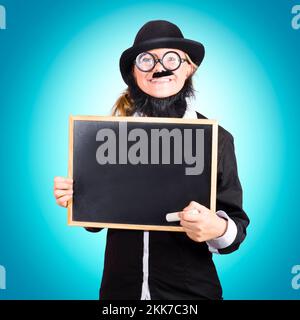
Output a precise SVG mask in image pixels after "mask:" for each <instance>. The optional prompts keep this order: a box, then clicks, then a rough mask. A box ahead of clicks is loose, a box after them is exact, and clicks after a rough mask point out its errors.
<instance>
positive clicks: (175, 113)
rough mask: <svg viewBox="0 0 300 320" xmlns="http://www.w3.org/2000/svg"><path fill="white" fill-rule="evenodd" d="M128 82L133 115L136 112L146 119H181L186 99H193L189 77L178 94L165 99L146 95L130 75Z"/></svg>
mask: <svg viewBox="0 0 300 320" xmlns="http://www.w3.org/2000/svg"><path fill="white" fill-rule="evenodd" d="M128 82H129V85H128V90H129V94H130V97H131V99H132V100H133V101H134V110H133V113H134V112H138V113H140V114H142V115H144V116H147V117H172V118H182V117H183V115H184V113H185V110H186V106H187V103H186V98H188V97H192V96H193V97H194V89H193V85H192V80H191V77H189V78H188V79H187V80H186V81H185V83H184V86H183V87H182V89H181V90H180V91H179V92H178V93H176V94H175V95H173V96H170V97H166V98H156V97H153V96H150V95H148V94H146V93H145V92H144V91H142V90H141V89H140V88H139V87H138V85H137V84H136V82H135V80H134V78H133V76H132V75H130V76H129V80H128ZM133 113H132V114H133Z"/></svg>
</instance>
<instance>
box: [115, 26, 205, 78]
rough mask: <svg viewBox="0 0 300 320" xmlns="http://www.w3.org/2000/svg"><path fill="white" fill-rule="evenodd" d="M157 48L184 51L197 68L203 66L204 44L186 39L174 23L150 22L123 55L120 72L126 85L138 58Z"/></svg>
mask: <svg viewBox="0 0 300 320" xmlns="http://www.w3.org/2000/svg"><path fill="white" fill-rule="evenodd" d="M157 48H172V49H179V50H182V51H184V52H186V53H187V54H188V55H189V57H190V58H191V59H192V61H193V62H194V63H195V64H196V65H197V66H199V65H200V64H201V62H202V60H203V58H204V52H205V50H204V46H203V45H202V43H200V42H197V41H194V40H189V39H185V38H184V37H183V34H182V32H181V31H180V29H179V28H178V27H177V26H176V25H175V24H174V23H171V22H169V21H165V20H153V21H149V22H147V23H146V24H144V25H143V26H142V28H141V29H140V30H139V32H138V33H137V35H136V37H135V39H134V43H133V46H132V47H130V48H128V49H127V50H125V51H124V52H123V53H122V55H121V58H120V71H121V74H122V78H123V80H124V81H125V83H127V84H128V74H129V73H130V72H131V67H132V63H133V61H134V59H135V58H136V56H137V55H138V54H140V53H141V52H144V51H147V50H152V49H157Z"/></svg>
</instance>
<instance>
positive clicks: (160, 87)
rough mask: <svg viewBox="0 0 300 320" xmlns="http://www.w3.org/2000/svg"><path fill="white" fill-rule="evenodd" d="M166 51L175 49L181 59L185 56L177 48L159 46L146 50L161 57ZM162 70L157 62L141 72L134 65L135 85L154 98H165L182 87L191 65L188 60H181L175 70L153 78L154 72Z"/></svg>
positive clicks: (189, 72)
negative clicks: (166, 74) (152, 67)
mask: <svg viewBox="0 0 300 320" xmlns="http://www.w3.org/2000/svg"><path fill="white" fill-rule="evenodd" d="M167 51H175V52H177V53H178V54H179V55H180V57H181V58H182V59H185V58H186V57H185V53H184V52H183V51H181V50H178V49H169V48H161V49H153V50H148V51H147V52H150V53H152V54H153V55H154V56H156V57H157V58H159V59H161V58H162V57H163V55H164V54H165V53H166V52H167ZM162 71H166V70H165V69H164V67H163V66H162V65H161V63H159V62H157V63H156V65H155V67H154V69H153V70H151V71H149V72H143V71H141V70H139V69H138V68H137V66H136V65H134V68H133V75H134V78H135V80H136V82H137V85H138V86H139V88H140V89H141V90H142V91H143V92H145V93H147V94H149V95H150V96H153V97H156V98H166V97H170V96H173V95H175V94H176V93H178V92H179V91H180V90H181V89H182V88H183V86H184V83H185V80H186V79H187V78H188V77H189V75H190V74H191V72H192V66H191V65H190V64H189V63H188V62H183V63H181V65H180V67H179V68H178V69H177V70H175V71H172V75H169V76H164V77H160V78H153V74H154V73H157V72H158V73H159V72H162Z"/></svg>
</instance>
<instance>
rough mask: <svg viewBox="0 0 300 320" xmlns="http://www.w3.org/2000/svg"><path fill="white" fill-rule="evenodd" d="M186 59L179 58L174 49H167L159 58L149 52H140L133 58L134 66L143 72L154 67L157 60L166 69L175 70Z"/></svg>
mask: <svg viewBox="0 0 300 320" xmlns="http://www.w3.org/2000/svg"><path fill="white" fill-rule="evenodd" d="M185 61H188V60H187V59H184V58H181V57H180V55H179V54H178V53H177V52H176V51H167V52H165V53H164V55H163V56H162V58H161V59H158V58H156V57H155V56H154V54H152V53H150V52H142V53H140V54H139V55H138V56H137V57H136V59H135V62H134V63H135V65H136V67H137V68H138V69H139V70H140V71H143V72H149V71H151V70H153V69H154V67H155V66H156V64H157V62H159V63H160V64H161V65H162V66H163V67H164V68H165V69H166V70H169V71H175V70H177V69H178V68H179V67H180V66H181V64H182V63H183V62H185Z"/></svg>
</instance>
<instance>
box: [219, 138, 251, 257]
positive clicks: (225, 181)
mask: <svg viewBox="0 0 300 320" xmlns="http://www.w3.org/2000/svg"><path fill="white" fill-rule="evenodd" d="M242 198H243V191H242V187H241V184H240V180H239V177H238V169H237V161H236V156H235V150H234V139H233V137H232V135H231V134H230V133H229V132H227V134H226V135H225V137H224V143H223V148H222V150H220V153H219V161H218V179H217V203H216V209H217V210H223V211H225V212H226V214H227V215H228V217H230V218H231V219H232V220H233V221H234V223H235V224H236V227H237V233H236V237H235V239H234V241H233V242H232V243H231V244H230V245H229V246H227V247H226V248H223V249H219V250H218V253H219V254H228V253H231V252H233V251H235V250H237V249H238V248H239V246H240V244H241V243H242V242H243V240H244V239H245V237H246V228H247V226H248V225H249V222H250V221H249V218H248V216H247V214H246V213H245V211H244V210H243V205H242V201H243V200H242Z"/></svg>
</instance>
